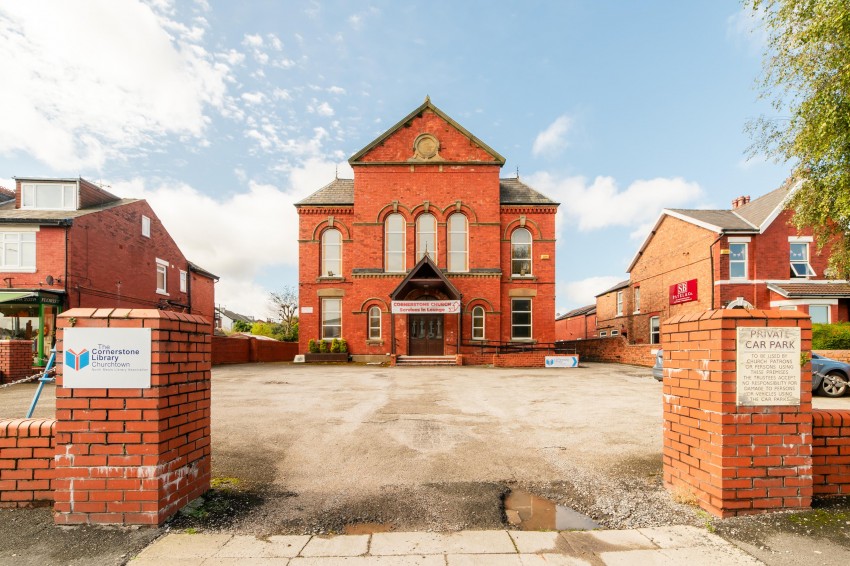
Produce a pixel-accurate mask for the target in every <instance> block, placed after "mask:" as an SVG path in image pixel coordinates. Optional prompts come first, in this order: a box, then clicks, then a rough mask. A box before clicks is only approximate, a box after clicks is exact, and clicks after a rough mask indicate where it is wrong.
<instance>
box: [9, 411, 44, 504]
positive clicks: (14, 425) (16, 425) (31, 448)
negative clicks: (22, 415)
mask: <svg viewBox="0 0 850 566" xmlns="http://www.w3.org/2000/svg"><path fill="white" fill-rule="evenodd" d="M55 429H56V420H54V419H3V420H0V507H30V506H33V505H38V504H42V505H45V504H48V503H49V502H51V501H53V479H54V476H55V465H56V459H55V456H56V441H55Z"/></svg>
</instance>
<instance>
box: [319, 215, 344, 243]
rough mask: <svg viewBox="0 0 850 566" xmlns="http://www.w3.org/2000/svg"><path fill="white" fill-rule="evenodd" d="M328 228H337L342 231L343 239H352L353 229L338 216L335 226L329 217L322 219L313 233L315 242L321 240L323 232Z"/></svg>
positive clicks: (335, 219)
mask: <svg viewBox="0 0 850 566" xmlns="http://www.w3.org/2000/svg"><path fill="white" fill-rule="evenodd" d="M328 228H336V229H337V230H339V231H340V232H342V241H343V242H344V241H346V240H348V241H351V229H350V228H349V227H348V226H347V225H346V224H345V223H344V222H340V221H339V220H338V219H337V218H334V224H333V226H331V225H330V222H329V221H328V219H324V220H321V221H320V222H318V223H317V224H316V225H315V226H314V227H313V234H312V236H311V238H312V239H313V241H314V242H318V241H320V240H321V236H322V232H324V231H325V230H327V229H328Z"/></svg>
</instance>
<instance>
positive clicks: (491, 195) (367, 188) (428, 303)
mask: <svg viewBox="0 0 850 566" xmlns="http://www.w3.org/2000/svg"><path fill="white" fill-rule="evenodd" d="M349 163H350V164H351V167H352V169H353V170H354V178H353V179H335V180H333V181H332V182H331V183H329V184H328V185H326V186H325V187H323V188H321V189H319V190H318V191H317V192H315V193H313V194H312V195H310V196H309V197H307V198H306V199H304V200H302V201H301V202H299V203H297V204H296V205H295V206H296V208H297V210H298V214H299V303H300V318H299V326H300V349H301V351H302V352H306V351H307V349H308V341H309V340H310V339H317V340H319V339H323V340H331V339H332V338H335V337H344V338H345V339H346V341H347V342H348V345H349V351H350V352H351V353H352V354H353V355H354V356H357V357H362V359H368V358H369V357H377V356H380V357H381V358H383V357H385V356H387V355H401V356H438V357H439V356H446V357H456V356H457V355H458V354H464V355H465V354H472V353H474V352H476V351H479V350H480V346H481V345H489V346H498V345H504V344H524V345H530V344H535V343H536V344H540V343H551V342H553V341H554V340H555V330H554V320H555V213H556V211H557V207H558V203H556V202H553V201H552V200H550V199H549V198H547V197H545V196H544V195H542V194H540V193H539V192H537V191H535V190H534V189H532V188H531V187H529V186H528V185H526V184H524V183H523V182H521V181H520V180H519V178H512V179H500V178H499V172H500V170H501V167H502V166H503V165H504V163H505V159H504V158H503V157H502V156H501V155H499V154H498V153H496V152H495V151H494V150H493V149H491V148H490V147H488V146H487V145H486V144H485V143H483V142H482V141H481V140H479V139H478V138H476V137H475V136H474V135H472V134H471V133H470V132H468V131H467V130H465V129H464V128H463V127H462V126H461V125H460V124H458V123H457V122H455V121H454V120H453V119H452V118H450V117H449V116H447V115H446V114H445V113H444V112H442V111H441V110H440V109H438V108H437V107H436V106H434V105H433V104H432V103H431V101H430V100H429V99H426V100H425V102H424V103H423V104H422V105H421V106H419V107H418V108H416V109H415V110H414V111H413V112H411V113H410V114H409V115H408V116H406V117H405V118H403V119H402V120H401V121H400V122H398V123H397V124H395V125H394V126H393V127H391V128H390V129H389V130H387V131H386V132H385V133H384V134H383V135H381V136H380V137H378V138H377V139H376V140H374V141H373V142H372V143H370V144H369V145H367V146H366V147H365V148H363V149H362V150H360V151H358V152H357V153H356V154H354V156H352V157H351V158H350V159H349ZM476 348H478V350H476ZM464 357H465V358H466V356H464ZM466 361H467V362H469V361H470V358H467V359H466Z"/></svg>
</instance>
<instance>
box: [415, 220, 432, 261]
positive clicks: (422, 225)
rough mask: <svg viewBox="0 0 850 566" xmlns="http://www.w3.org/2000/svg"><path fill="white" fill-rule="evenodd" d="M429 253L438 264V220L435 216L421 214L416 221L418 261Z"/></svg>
mask: <svg viewBox="0 0 850 566" xmlns="http://www.w3.org/2000/svg"><path fill="white" fill-rule="evenodd" d="M426 252H427V254H428V257H430V258H431V259H432V260H433V261H434V263H437V219H436V218H434V215H433V214H428V213H425V214H421V215H419V218H417V219H416V261H419V260H420V259H422V256H424V255H425V253H426Z"/></svg>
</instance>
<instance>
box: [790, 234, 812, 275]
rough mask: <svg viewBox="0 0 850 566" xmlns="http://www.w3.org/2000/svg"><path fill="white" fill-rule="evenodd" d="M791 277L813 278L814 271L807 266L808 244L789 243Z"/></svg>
mask: <svg viewBox="0 0 850 566" xmlns="http://www.w3.org/2000/svg"><path fill="white" fill-rule="evenodd" d="M789 246H790V249H791V277H814V275H815V270H814V269H812V266H811V265H810V264H809V244H808V242H790V243H789Z"/></svg>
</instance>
